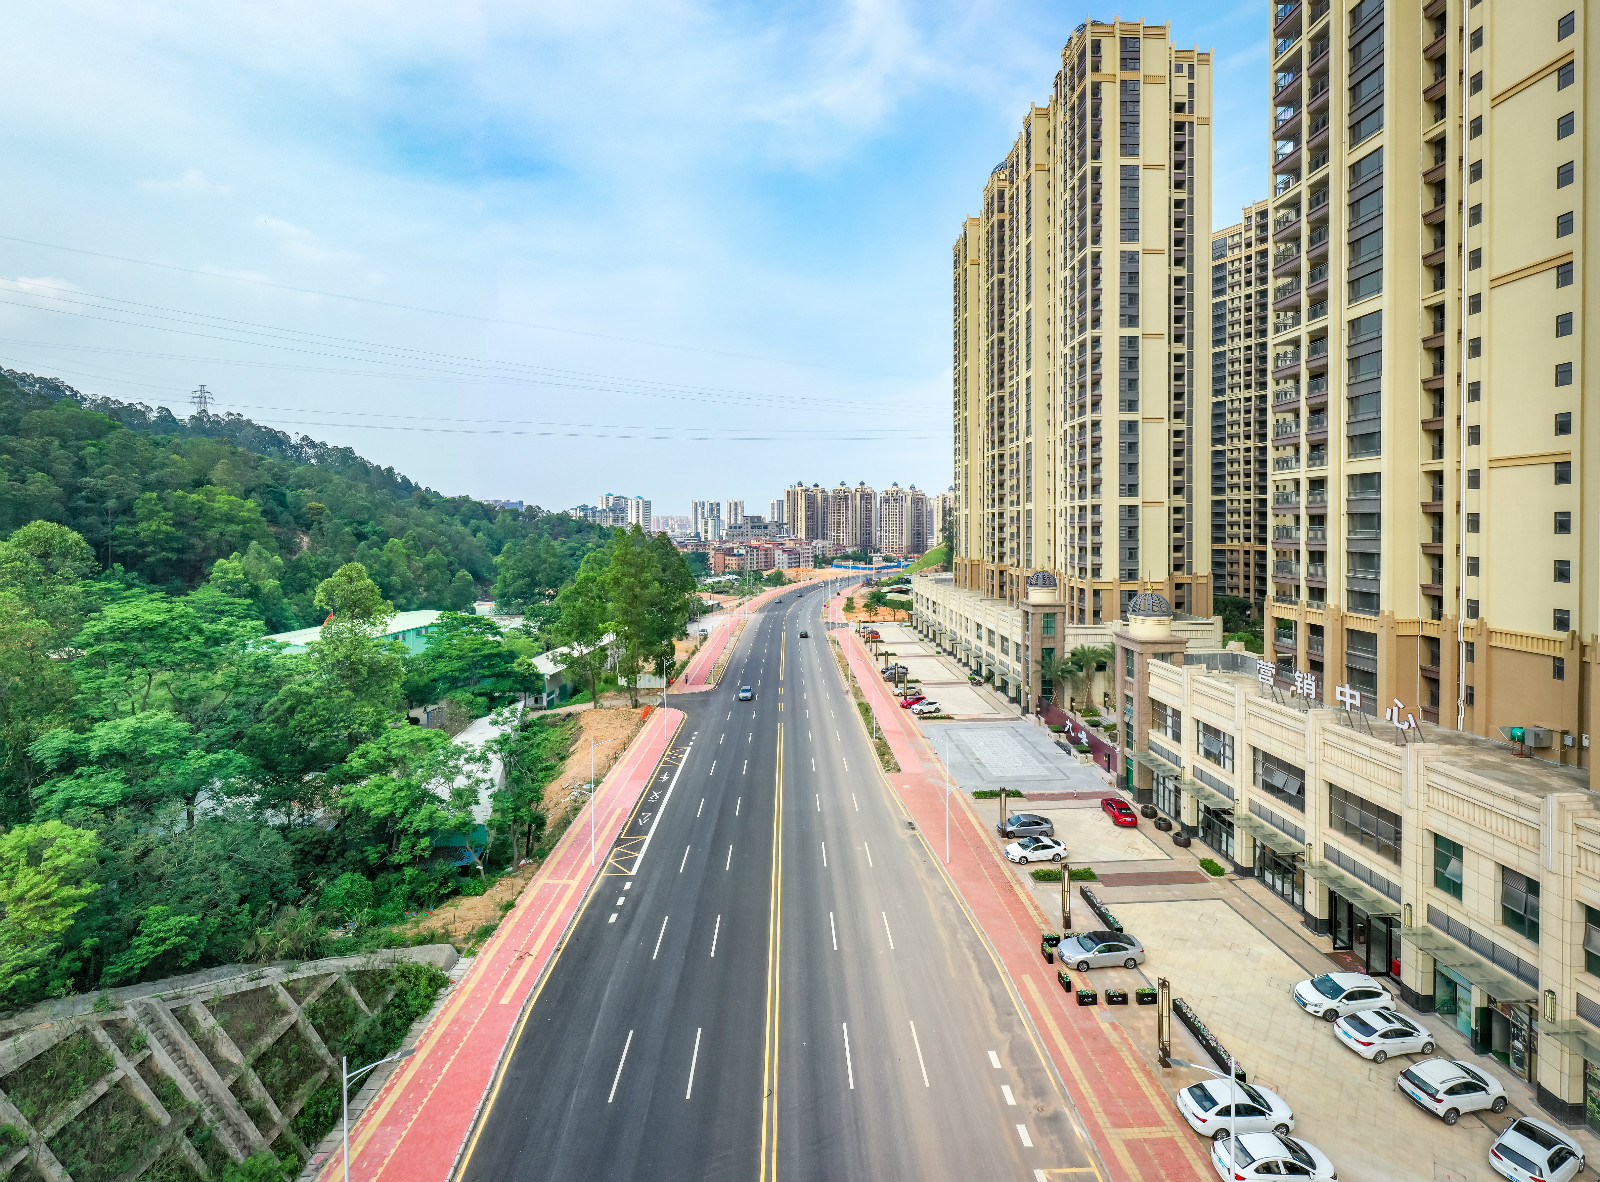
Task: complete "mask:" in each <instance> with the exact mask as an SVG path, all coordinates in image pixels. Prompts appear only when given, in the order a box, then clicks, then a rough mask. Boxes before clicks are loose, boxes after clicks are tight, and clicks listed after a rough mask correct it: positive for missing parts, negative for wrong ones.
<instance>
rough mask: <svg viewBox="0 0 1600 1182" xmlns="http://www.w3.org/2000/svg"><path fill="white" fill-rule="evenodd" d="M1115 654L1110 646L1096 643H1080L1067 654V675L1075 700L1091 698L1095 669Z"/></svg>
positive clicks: (1107, 661) (1106, 662)
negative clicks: (1105, 646)
mask: <svg viewBox="0 0 1600 1182" xmlns="http://www.w3.org/2000/svg"><path fill="white" fill-rule="evenodd" d="M1114 656H1115V654H1114V653H1113V652H1112V651H1111V650H1110V649H1109V648H1104V647H1101V646H1099V645H1094V644H1080V645H1078V647H1076V648H1075V649H1073V650H1072V651H1071V652H1070V653H1068V654H1067V661H1066V667H1067V676H1068V678H1069V680H1070V681H1071V683H1072V696H1073V698H1074V700H1076V699H1077V698H1079V697H1082V698H1084V699H1086V700H1087V699H1090V698H1091V695H1092V691H1093V689H1094V674H1095V670H1096V669H1098V668H1100V666H1102V665H1105V664H1108V663H1109V662H1110V661H1111V659H1112V658H1113V657H1114Z"/></svg>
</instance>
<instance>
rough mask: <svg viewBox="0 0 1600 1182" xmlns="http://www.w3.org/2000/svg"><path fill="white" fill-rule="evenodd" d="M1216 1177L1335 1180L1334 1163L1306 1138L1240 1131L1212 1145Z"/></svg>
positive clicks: (1212, 1160) (1234, 1180)
mask: <svg viewBox="0 0 1600 1182" xmlns="http://www.w3.org/2000/svg"><path fill="white" fill-rule="evenodd" d="M1211 1164H1212V1165H1213V1166H1215V1167H1216V1171H1217V1176H1218V1177H1219V1178H1226V1179H1228V1180H1229V1182H1236V1180H1237V1179H1240V1178H1244V1179H1249V1180H1250V1182H1254V1179H1256V1178H1282V1177H1285V1176H1287V1177H1290V1178H1322V1179H1330V1180H1333V1179H1337V1178H1338V1177H1339V1175H1338V1174H1336V1173H1334V1172H1333V1163H1332V1162H1331V1161H1329V1160H1328V1155H1327V1154H1325V1153H1323V1152H1322V1150H1320V1149H1318V1148H1317V1147H1316V1146H1315V1145H1313V1144H1311V1142H1309V1141H1302V1140H1300V1139H1299V1138H1298V1137H1286V1136H1284V1135H1283V1134H1282V1133H1240V1134H1239V1135H1238V1136H1237V1137H1224V1138H1223V1139H1222V1140H1221V1141H1218V1142H1216V1143H1215V1144H1214V1145H1212V1146H1211Z"/></svg>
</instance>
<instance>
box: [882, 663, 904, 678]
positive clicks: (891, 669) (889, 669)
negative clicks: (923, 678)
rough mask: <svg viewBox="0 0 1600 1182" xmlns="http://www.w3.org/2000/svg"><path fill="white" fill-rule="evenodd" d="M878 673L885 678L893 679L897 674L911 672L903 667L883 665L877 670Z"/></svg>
mask: <svg viewBox="0 0 1600 1182" xmlns="http://www.w3.org/2000/svg"><path fill="white" fill-rule="evenodd" d="M878 672H879V673H881V674H883V675H884V676H885V677H893V676H894V675H895V674H897V673H909V672H911V670H909V669H907V668H906V667H905V666H904V665H885V666H884V667H883V668H882V669H879V670H878Z"/></svg>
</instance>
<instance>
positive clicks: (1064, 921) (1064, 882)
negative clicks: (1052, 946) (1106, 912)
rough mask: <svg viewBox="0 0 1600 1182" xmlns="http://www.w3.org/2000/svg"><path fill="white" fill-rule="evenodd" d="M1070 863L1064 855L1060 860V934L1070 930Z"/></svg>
mask: <svg viewBox="0 0 1600 1182" xmlns="http://www.w3.org/2000/svg"><path fill="white" fill-rule="evenodd" d="M1071 883H1072V863H1071V862H1070V861H1068V860H1067V857H1066V855H1062V858H1061V934H1062V935H1063V936H1065V935H1066V934H1067V933H1068V932H1070V931H1071V930H1072V886H1071Z"/></svg>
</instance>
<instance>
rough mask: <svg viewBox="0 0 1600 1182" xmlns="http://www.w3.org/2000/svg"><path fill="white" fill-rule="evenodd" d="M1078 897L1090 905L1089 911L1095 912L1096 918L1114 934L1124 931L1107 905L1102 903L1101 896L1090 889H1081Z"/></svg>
mask: <svg viewBox="0 0 1600 1182" xmlns="http://www.w3.org/2000/svg"><path fill="white" fill-rule="evenodd" d="M1078 896H1079V898H1081V899H1082V900H1083V901H1084V903H1085V904H1087V905H1088V908H1089V910H1090V911H1092V912H1094V914H1095V918H1096V919H1098V920H1099V921H1100V922H1101V923H1103V924H1105V925H1106V927H1108V928H1110V929H1111V930H1112V931H1113V932H1120V931H1121V930H1122V925H1121V924H1120V923H1118V922H1117V917H1116V916H1114V915H1112V914H1111V912H1110V910H1109V909H1108V908H1107V907H1106V905H1105V904H1104V903H1102V902H1101V901H1100V896H1099V895H1097V894H1095V893H1094V892H1093V891H1092V890H1090V889H1089V888H1088V887H1079V888H1078Z"/></svg>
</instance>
